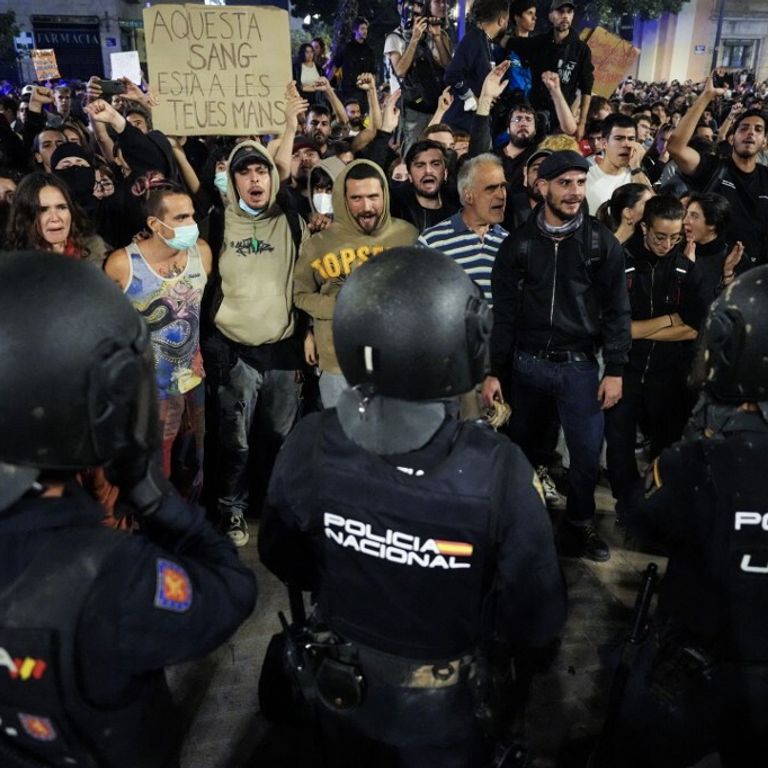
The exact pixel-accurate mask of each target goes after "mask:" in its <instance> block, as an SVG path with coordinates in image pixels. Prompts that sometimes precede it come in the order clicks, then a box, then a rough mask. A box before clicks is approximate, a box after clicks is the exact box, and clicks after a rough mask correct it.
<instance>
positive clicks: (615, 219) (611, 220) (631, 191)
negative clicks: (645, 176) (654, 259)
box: [597, 182, 654, 245]
mask: <svg viewBox="0 0 768 768" xmlns="http://www.w3.org/2000/svg"><path fill="white" fill-rule="evenodd" d="M653 194H654V193H653V190H652V189H651V188H650V187H649V186H646V185H645V184H635V183H634V182H630V183H629V184H622V185H621V186H620V187H616V189H614V190H613V194H612V195H611V199H610V200H606V201H605V202H604V203H603V204H602V205H601V206H600V207H599V208H598V209H597V218H598V219H599V220H600V221H601V222H602V223H603V224H605V226H606V227H608V228H609V229H610V230H611V232H613V234H614V235H616V239H617V240H618V241H619V242H620V243H621V244H622V245H624V243H626V242H627V240H629V238H630V237H632V235H633V234H634V233H635V227H636V226H637V225H638V223H639V222H640V221H641V220H642V218H643V211H644V209H645V204H646V203H647V202H648V200H650V199H651V198H652V197H653Z"/></svg>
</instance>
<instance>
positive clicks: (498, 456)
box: [259, 410, 565, 767]
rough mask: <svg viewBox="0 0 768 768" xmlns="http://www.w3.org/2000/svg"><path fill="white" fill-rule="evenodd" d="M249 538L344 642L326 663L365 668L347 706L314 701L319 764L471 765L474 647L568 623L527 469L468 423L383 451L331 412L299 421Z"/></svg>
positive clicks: (475, 736)
mask: <svg viewBox="0 0 768 768" xmlns="http://www.w3.org/2000/svg"><path fill="white" fill-rule="evenodd" d="M259 545H260V553H261V556H262V560H263V562H264V564H265V565H266V566H267V567H268V568H269V569H270V570H272V571H273V572H274V573H275V574H276V575H277V576H278V577H279V578H281V579H283V580H284V581H286V582H288V583H289V584H293V585H296V586H300V587H302V588H303V589H312V590H314V594H315V597H316V600H317V606H316V612H315V616H314V622H315V624H316V625H321V626H323V627H327V628H329V629H330V631H331V632H332V635H333V636H334V637H335V638H336V641H335V642H336V643H337V644H341V645H340V647H341V648H343V652H336V651H331V653H330V655H331V657H332V659H333V660H336V661H341V662H346V663H348V664H349V665H351V666H352V667H354V669H355V670H356V674H357V673H359V674H358V675H357V676H358V677H360V678H362V683H361V688H362V695H361V697H360V698H361V701H360V702H359V703H357V704H356V705H354V706H351V707H348V708H346V709H340V708H339V709H335V708H334V706H333V701H332V700H331V702H330V704H329V703H327V702H326V704H323V703H318V705H317V712H318V716H319V718H320V720H321V724H322V727H323V732H324V736H325V749H326V757H327V759H328V765H333V766H341V765H355V766H359V765H361V764H363V760H365V761H369V762H370V763H371V764H372V765H398V766H399V765H412V766H431V765H435V766H438V765H439V766H441V767H448V766H477V765H481V764H482V763H483V759H484V758H485V757H486V756H487V752H488V748H489V746H488V743H487V741H486V739H485V735H484V733H483V731H482V728H481V727H480V723H479V721H478V719H477V717H476V712H475V710H476V707H477V706H478V702H477V700H476V698H475V699H473V696H472V695H471V689H472V688H477V687H479V686H480V682H481V680H480V678H481V677H482V675H481V674H480V671H479V662H480V659H479V658H478V650H480V649H483V648H485V647H487V646H488V645H489V643H490V641H491V640H492V639H493V640H494V641H496V642H499V643H501V644H503V646H504V647H505V648H507V649H509V648H511V647H513V646H517V647H526V646H528V647H540V646H544V645H546V644H547V643H549V642H550V641H551V640H552V639H553V638H554V637H555V636H556V634H557V632H558V631H559V630H560V628H561V627H562V625H563V622H564V619H565V602H564V590H563V586H562V580H561V576H560V572H559V568H558V563H557V559H556V555H555V549H554V544H553V536H552V528H551V525H550V522H549V518H548V516H547V514H546V508H545V506H544V503H543V499H542V495H541V492H540V488H538V487H537V486H536V481H535V476H534V472H533V469H532V468H531V466H530V464H529V463H528V462H527V461H526V459H525V458H524V456H523V455H522V453H521V452H520V450H519V449H518V448H517V447H516V446H514V445H513V444H511V443H510V442H509V441H508V440H506V438H503V437H501V436H498V435H497V434H495V433H494V432H492V431H491V430H490V429H489V428H488V427H485V426H481V425H480V424H475V423H466V422H465V423H461V424H460V423H458V422H456V421H454V420H452V419H446V420H445V421H444V422H443V423H442V425H441V426H440V427H439V429H438V430H437V432H436V434H435V435H434V436H433V437H432V439H431V440H430V441H429V442H428V443H427V444H426V445H425V446H424V447H422V448H419V449H418V450H414V451H409V452H407V453H403V454H400V455H387V456H381V455H377V454H376V453H373V452H371V451H367V450H364V449H362V448H361V447H360V446H359V445H358V444H356V443H355V442H353V441H352V440H350V439H349V438H348V437H347V436H346V434H345V432H344V430H343V428H342V425H341V424H340V421H339V418H338V416H337V412H336V410H329V411H324V412H323V413H320V414H313V415H311V416H309V417H307V418H305V419H303V420H302V421H301V422H300V423H299V425H298V426H297V427H296V428H295V430H294V432H293V433H292V434H291V435H290V437H289V439H288V441H287V442H286V444H285V445H284V447H283V449H282V451H281V453H280V456H279V457H278V461H277V464H276V466H275V471H274V474H273V476H272V480H271V484H270V492H269V502H268V507H267V509H266V511H265V514H264V517H263V520H262V526H261V532H260V540H259ZM321 698H322V697H321ZM326 698H328V697H326ZM331 698H332V696H331Z"/></svg>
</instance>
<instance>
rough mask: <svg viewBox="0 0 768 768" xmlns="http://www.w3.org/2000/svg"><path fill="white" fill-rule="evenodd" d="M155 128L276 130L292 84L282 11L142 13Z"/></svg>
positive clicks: (167, 8) (161, 8) (165, 8)
mask: <svg viewBox="0 0 768 768" xmlns="http://www.w3.org/2000/svg"><path fill="white" fill-rule="evenodd" d="M144 29H145V35H146V45H147V66H148V69H149V82H150V85H151V87H152V90H153V92H154V94H155V95H156V96H157V97H158V99H159V101H160V104H159V105H158V106H157V107H155V108H154V109H153V110H152V121H153V124H154V125H155V127H156V128H159V129H160V130H161V131H163V132H164V133H167V134H169V135H171V136H190V135H191V136H200V135H229V136H244V135H250V134H263V133H281V132H282V130H283V127H284V125H285V88H286V86H287V85H288V83H289V82H290V80H291V54H290V36H289V29H288V12H287V11H284V10H281V9H279V8H273V7H270V6H210V5H208V6H206V5H155V6H153V7H151V8H145V9H144Z"/></svg>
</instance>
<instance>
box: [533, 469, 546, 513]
mask: <svg viewBox="0 0 768 768" xmlns="http://www.w3.org/2000/svg"><path fill="white" fill-rule="evenodd" d="M532 482H533V487H534V488H535V489H536V493H538V494H539V497H540V498H541V503H542V504H543V505H544V506H546V505H547V500H546V499H545V497H544V486H543V485H542V484H541V480H540V479H539V476H538V475H537V474H536V470H535V469H534V470H533V481H532Z"/></svg>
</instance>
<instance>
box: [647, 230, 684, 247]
mask: <svg viewBox="0 0 768 768" xmlns="http://www.w3.org/2000/svg"><path fill="white" fill-rule="evenodd" d="M648 234H649V235H650V236H651V239H652V240H653V242H654V243H656V245H661V244H662V243H664V242H666V241H667V240H669V244H670V245H677V244H678V243H679V242H680V241H681V240H682V239H683V236H682V235H667V234H665V233H664V232H654V231H653V230H652V229H649V230H648Z"/></svg>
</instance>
